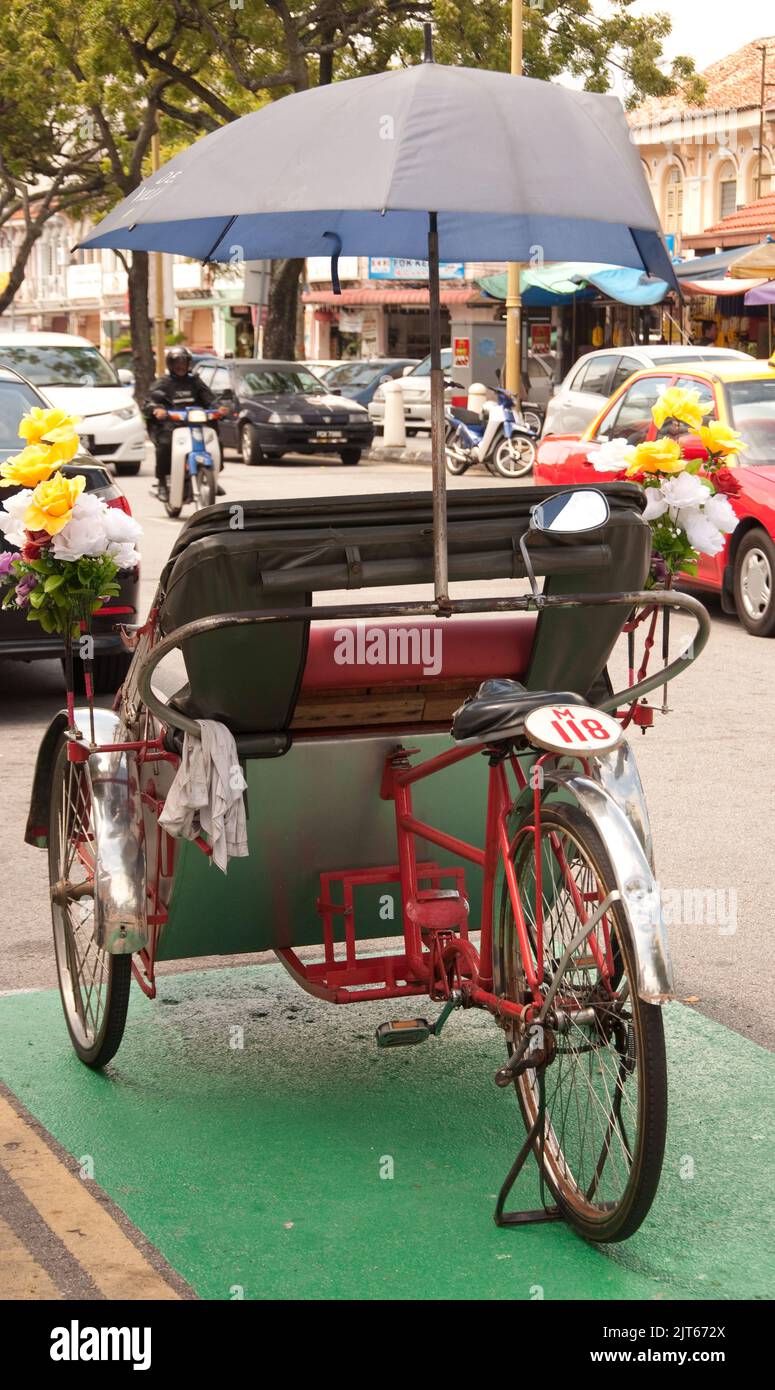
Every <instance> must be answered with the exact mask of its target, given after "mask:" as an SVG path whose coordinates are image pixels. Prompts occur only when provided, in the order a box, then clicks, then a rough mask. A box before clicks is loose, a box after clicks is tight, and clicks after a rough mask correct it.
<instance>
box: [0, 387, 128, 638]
mask: <svg viewBox="0 0 775 1390" xmlns="http://www.w3.org/2000/svg"><path fill="white" fill-rule="evenodd" d="M78 423H79V421H78V420H77V419H76V418H74V417H72V416H70V415H67V414H66V413H65V412H64V411H62V410H54V409H50V410H44V409H42V408H41V407H39V406H33V408H32V410H31V411H30V412H29V414H28V415H25V416H24V418H23V419H22V421H21V424H20V425H19V438H20V439H23V440H25V441H26V444H25V447H24V448H23V449H22V450H21V452H20V453H18V454H15V455H14V456H13V458H9V459H7V460H6V461H5V463H3V464H0V488H2V487H14V486H17V487H20V488H21V491H19V492H17V493H15V494H14V495H13V496H12V497H10V498H8V500H7V501H6V502H5V503H4V504H3V505H1V506H0V531H2V532H4V534H5V539H6V541H8V542H9V543H10V544H11V545H12V546H15V547H17V550H18V553H17V554H14V553H13V552H12V551H3V552H0V593H1V592H2V591H3V589H5V595H4V597H3V600H2V606H3V608H16V609H22V610H24V611H25V612H26V613H27V617H28V619H29V620H31V621H36V622H39V623H40V625H41V627H42V628H43V631H44V632H48V633H52V634H54V633H58V634H59V635H60V636H62V637H64V638H65V639H66V641H68V642H69V641H71V640H72V639H73V638H76V637H77V636H78V635H79V633H80V632H81V631H83V630H84V629H85V628H87V627H88V624H89V619H90V618H91V614H92V613H94V612H95V611H96V610H97V609H98V608H100V607H101V606H102V604H103V603H104V601H105V599H108V598H112V597H114V596H115V595H116V594H118V592H119V586H118V584H117V582H116V576H117V574H118V572H119V570H122V569H134V568H135V566H136V565H137V564H138V563H139V560H140V556H139V554H138V551H137V548H136V542H137V541H138V539H139V537H140V535H141V528H140V526H139V525H138V523H137V522H136V521H135V520H134V519H133V518H132V517H131V516H127V514H126V512H124V511H121V510H120V509H119V508H116V507H109V506H107V504H106V503H105V502H104V501H103V500H102V499H101V498H99V497H95V496H93V495H92V494H90V493H88V492H85V490H84V489H85V487H86V478H85V477H84V476H83V474H76V475H75V477H65V476H64V475H63V474H62V472H61V468H62V464H64V463H69V462H70V460H71V459H73V458H74V457H75V455H76V453H77V452H78V444H79V440H78V434H77V432H76V425H77V424H78Z"/></svg>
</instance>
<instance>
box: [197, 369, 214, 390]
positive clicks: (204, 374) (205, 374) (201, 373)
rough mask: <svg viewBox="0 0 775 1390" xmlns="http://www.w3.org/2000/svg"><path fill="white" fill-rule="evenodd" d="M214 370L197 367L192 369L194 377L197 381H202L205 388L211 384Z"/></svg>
mask: <svg viewBox="0 0 775 1390" xmlns="http://www.w3.org/2000/svg"><path fill="white" fill-rule="evenodd" d="M214 370H215V368H214V367H200V366H197V367H194V376H198V377H199V380H200V381H203V382H204V384H205V386H210V384H211V383H212V379H213V372H214Z"/></svg>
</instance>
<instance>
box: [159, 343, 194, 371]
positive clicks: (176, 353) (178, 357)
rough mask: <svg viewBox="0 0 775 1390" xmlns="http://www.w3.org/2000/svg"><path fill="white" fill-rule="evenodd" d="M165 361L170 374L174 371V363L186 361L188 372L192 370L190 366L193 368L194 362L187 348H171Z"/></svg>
mask: <svg viewBox="0 0 775 1390" xmlns="http://www.w3.org/2000/svg"><path fill="white" fill-rule="evenodd" d="M164 361H165V362H166V364H167V371H168V372H171V371H172V364H173V362H182V361H185V363H186V371H188V370H189V368H190V366H191V363H192V361H193V358H192V356H191V353H190V352H189V350H188V348H187V347H171V348H169V350H168V352H167V355H166V357H165V358H164Z"/></svg>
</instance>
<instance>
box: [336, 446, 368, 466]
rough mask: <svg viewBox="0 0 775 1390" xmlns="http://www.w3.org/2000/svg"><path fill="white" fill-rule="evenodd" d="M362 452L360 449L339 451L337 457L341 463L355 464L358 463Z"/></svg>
mask: <svg viewBox="0 0 775 1390" xmlns="http://www.w3.org/2000/svg"><path fill="white" fill-rule="evenodd" d="M362 452H363V450H362V449H341V450H340V451H339V457H340V459H341V460H342V463H346V464H356V463H360V461H361V454H362Z"/></svg>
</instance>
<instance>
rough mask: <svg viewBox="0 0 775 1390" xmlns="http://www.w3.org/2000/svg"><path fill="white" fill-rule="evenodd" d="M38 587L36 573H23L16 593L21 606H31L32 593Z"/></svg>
mask: <svg viewBox="0 0 775 1390" xmlns="http://www.w3.org/2000/svg"><path fill="white" fill-rule="evenodd" d="M37 587H38V581H37V579H36V577H35V575H34V574H25V575H22V578H21V579H20V580H19V583H18V584H17V585H16V593H15V598H16V602H17V603H18V605H19V607H20V608H29V606H30V594H31V593H32V591H33V589H37Z"/></svg>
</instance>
